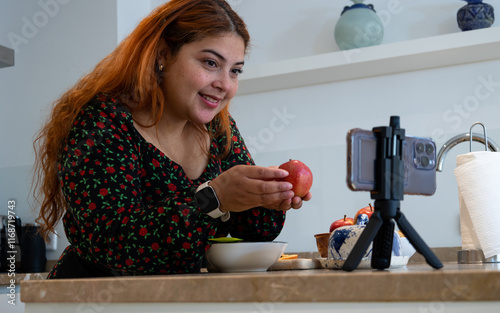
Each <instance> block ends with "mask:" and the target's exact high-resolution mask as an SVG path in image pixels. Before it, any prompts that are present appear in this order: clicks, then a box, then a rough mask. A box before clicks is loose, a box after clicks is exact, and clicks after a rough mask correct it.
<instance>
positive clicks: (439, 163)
mask: <svg viewBox="0 0 500 313" xmlns="http://www.w3.org/2000/svg"><path fill="white" fill-rule="evenodd" d="M485 135H486V134H485ZM471 138H472V141H477V142H480V143H482V144H484V145H485V148H486V146H488V148H489V149H490V150H491V151H493V152H498V151H499V150H500V148H499V147H498V145H497V144H496V143H495V142H494V141H493V140H491V139H490V138H488V136H483V135H481V134H478V133H470V132H469V133H463V134H460V135H457V136H455V137H453V138H451V139H450V140H448V141H447V142H446V143H445V144H444V145H443V146H442V147H441V149H439V152H438V155H437V160H436V171H438V172H442V171H443V163H444V158H445V157H446V154H447V153H448V151H450V149H451V148H453V147H454V146H456V145H458V144H459V143H461V142H464V141H470V140H471Z"/></svg>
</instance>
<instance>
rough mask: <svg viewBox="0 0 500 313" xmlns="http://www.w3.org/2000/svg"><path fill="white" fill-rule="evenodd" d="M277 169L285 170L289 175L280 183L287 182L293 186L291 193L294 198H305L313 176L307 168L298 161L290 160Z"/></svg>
mask: <svg viewBox="0 0 500 313" xmlns="http://www.w3.org/2000/svg"><path fill="white" fill-rule="evenodd" d="M279 168H280V169H283V170H286V171H287V172H288V174H289V175H288V176H287V177H285V178H282V179H281V181H287V182H289V183H290V184H292V185H293V188H292V191H293V193H294V194H295V196H297V197H301V198H302V197H305V196H306V195H307V193H308V192H309V190H310V189H311V186H312V183H313V175H312V172H311V170H310V169H309V167H307V165H305V164H304V163H302V162H300V161H299V160H290V161H288V162H286V163H283V164H281V165H280V166H279Z"/></svg>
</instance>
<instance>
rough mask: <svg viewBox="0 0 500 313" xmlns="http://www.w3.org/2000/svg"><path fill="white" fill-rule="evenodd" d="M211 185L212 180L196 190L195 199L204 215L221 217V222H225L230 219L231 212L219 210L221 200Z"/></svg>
mask: <svg viewBox="0 0 500 313" xmlns="http://www.w3.org/2000/svg"><path fill="white" fill-rule="evenodd" d="M209 184H210V180H209V181H207V182H205V183H203V184H201V185H200V186H199V187H198V188H196V192H195V194H194V199H195V201H196V203H197V204H198V206H199V207H200V209H201V211H202V212H203V213H205V214H207V215H208V216H210V217H211V218H219V217H221V220H222V221H223V222H225V221H227V220H228V219H229V212H226V213H224V212H222V211H221V210H220V209H219V207H220V202H219V199H218V198H217V195H216V194H215V190H214V189H213V188H212V186H210V185H209Z"/></svg>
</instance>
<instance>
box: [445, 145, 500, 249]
mask: <svg viewBox="0 0 500 313" xmlns="http://www.w3.org/2000/svg"><path fill="white" fill-rule="evenodd" d="M454 173H455V177H456V179H457V183H458V197H459V205H460V228H461V231H462V248H463V249H464V250H470V249H482V250H483V253H484V257H485V258H489V257H492V256H494V255H497V254H500V153H498V152H488V151H477V152H470V153H467V154H462V155H459V156H457V167H456V168H455V170H454Z"/></svg>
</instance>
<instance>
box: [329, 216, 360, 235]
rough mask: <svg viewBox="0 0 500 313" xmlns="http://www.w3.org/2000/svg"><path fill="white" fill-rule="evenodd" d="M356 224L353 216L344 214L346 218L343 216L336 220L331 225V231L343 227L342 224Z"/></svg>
mask: <svg viewBox="0 0 500 313" xmlns="http://www.w3.org/2000/svg"><path fill="white" fill-rule="evenodd" d="M354 224H356V222H355V221H354V219H353V218H352V217H347V216H346V215H344V218H341V219H340V220H336V221H335V222H333V223H332V225H330V232H332V231H334V230H335V229H337V228H339V227H342V226H352V225H354Z"/></svg>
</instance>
